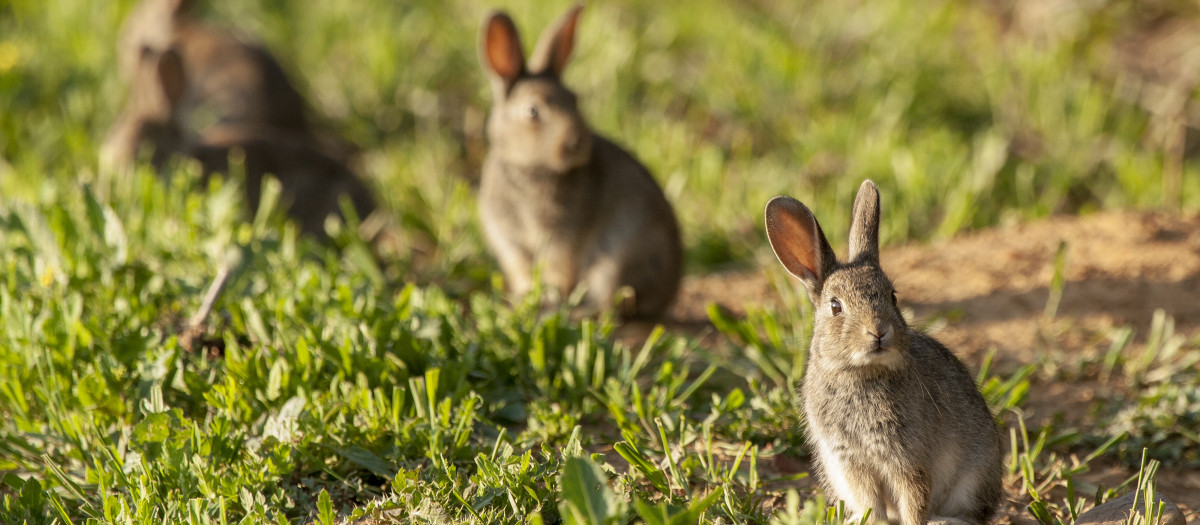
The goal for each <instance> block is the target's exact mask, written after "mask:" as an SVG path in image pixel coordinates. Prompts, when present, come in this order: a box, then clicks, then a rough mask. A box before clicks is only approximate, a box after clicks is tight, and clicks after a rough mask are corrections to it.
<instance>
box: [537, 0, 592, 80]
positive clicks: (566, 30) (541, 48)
mask: <svg viewBox="0 0 1200 525" xmlns="http://www.w3.org/2000/svg"><path fill="white" fill-rule="evenodd" d="M582 12H583V4H575V5H574V6H571V8H570V9H568V10H567V12H566V13H564V14H563V15H562V16H561V17H559V19H558V20H556V21H555V22H554V23H553V24H550V27H547V28H546V30H545V31H543V32H542V36H541V38H539V39H538V43H537V47H534V48H533V54H532V55H530V56H529V66H530V67H529V70H530V71H533V72H536V73H550V74H552V75H554V76H555V77H559V78H561V77H562V74H563V70H564V69H566V67H567V61H568V60H570V58H571V51H573V50H574V49H575V28H576V26H577V25H578V24H579V15H580V13H582Z"/></svg>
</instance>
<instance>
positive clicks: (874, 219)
mask: <svg viewBox="0 0 1200 525" xmlns="http://www.w3.org/2000/svg"><path fill="white" fill-rule="evenodd" d="M860 257H861V258H863V259H865V260H866V261H867V262H868V263H871V264H876V265H878V264H879V188H876V187H875V183H874V182H871V179H867V180H864V181H863V183H862V185H861V186H859V187H858V194H857V195H855V196H854V207H853V211H852V212H851V216H850V253H849V255H847V260H850V261H854V260H858V259H859V258H860Z"/></svg>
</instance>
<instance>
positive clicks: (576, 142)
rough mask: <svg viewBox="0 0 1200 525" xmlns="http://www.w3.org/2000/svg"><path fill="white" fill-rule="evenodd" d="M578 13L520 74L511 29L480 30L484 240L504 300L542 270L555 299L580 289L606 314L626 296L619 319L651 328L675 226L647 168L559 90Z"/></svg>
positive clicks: (664, 297) (666, 278) (674, 264)
mask: <svg viewBox="0 0 1200 525" xmlns="http://www.w3.org/2000/svg"><path fill="white" fill-rule="evenodd" d="M581 10H582V6H575V7H573V8H571V9H570V10H568V11H567V13H566V14H565V15H563V16H562V17H561V18H559V20H558V21H557V22H555V23H554V24H553V25H551V26H550V27H549V28H547V29H546V31H545V33H543V34H542V37H541V40H540V41H539V42H538V44H537V47H536V48H535V50H534V52H533V54H532V55H531V56H530V59H529V62H528V63H526V61H525V57H524V52H523V50H522V47H521V40H520V36H519V35H518V33H517V28H516V26H515V25H514V24H513V21H512V19H511V18H509V17H508V15H507V14H505V13H503V12H493V13H491V14H489V15H488V16H487V17H486V18H485V19H484V23H483V28H482V31H481V34H480V50H479V51H480V60H481V61H482V62H483V68H484V71H485V72H486V73H487V74H488V77H489V79H490V81H491V85H492V96H493V102H494V105H493V107H492V110H491V114H490V115H489V118H488V123H487V137H488V141H489V143H490V144H489V150H488V153H487V157H486V159H485V160H484V166H483V174H482V180H481V182H480V196H479V199H480V200H479V211H480V216H481V220H482V222H483V229H484V233H485V236H486V238H487V243H488V247H489V248H490V249H491V251H492V253H493V255H495V256H496V258H497V259H498V260H499V262H500V267H501V269H502V270H503V272H504V276H505V278H506V279H507V281H508V284H509V287H510V292H512V293H513V294H515V295H524V294H525V293H527V292H529V291H530V290H531V289H532V288H533V272H534V269H535V267H538V266H539V265H540V271H541V278H542V280H543V281H544V282H545V283H546V284H547V285H548V286H549V287H550V288H552V289H554V290H556V291H557V292H559V293H560V294H561V295H562V296H563V297H565V296H566V295H567V294H570V293H571V292H572V291H573V290H574V289H575V287H576V286H577V285H585V286H586V289H587V295H586V298H585V304H586V306H587V307H588V308H605V307H607V306H609V305H611V304H612V301H613V300H614V299H613V298H614V296H615V295H616V294H617V293H618V292H619V291H621V289H622V288H624V287H629V289H632V292H633V293H632V297H629V298H628V299H629V300H626V301H624V302H623V303H622V304H621V305H620V307H619V313H620V314H621V315H623V316H625V317H642V318H652V317H657V316H659V315H661V314H662V313H663V312H664V311H665V310H666V309H667V307H668V306H669V305H670V304H671V302H672V301H673V300H674V298H675V293H676V291H677V290H678V288H679V279H680V274H681V271H682V258H683V255H682V251H683V250H682V246H681V242H680V238H679V226H678V223H677V222H676V220H675V214H674V212H673V211H672V210H671V205H670V203H668V202H667V199H666V197H665V196H664V195H663V192H662V189H661V188H659V186H658V184H657V183H656V182H655V180H654V178H653V177H652V176H651V175H650V173H649V172H648V171H647V170H646V168H645V167H644V166H642V165H641V163H639V162H638V161H637V159H635V158H634V157H633V156H632V155H630V154H629V153H628V152H626V151H625V150H623V149H621V147H619V146H617V145H615V144H613V143H612V142H609V141H608V140H607V139H605V138H603V137H601V136H599V135H597V134H595V133H593V132H592V131H591V130H590V129H589V128H588V125H587V123H586V121H585V120H584V118H583V115H582V114H581V113H580V112H579V108H578V107H577V105H576V100H575V94H574V93H572V92H571V91H570V90H569V89H567V87H566V86H564V85H563V83H562V73H563V69H564V68H565V67H566V65H567V61H568V59H569V58H570V56H571V51H572V49H573V47H574V43H575V28H576V25H577V23H578V21H579V14H580V12H581Z"/></svg>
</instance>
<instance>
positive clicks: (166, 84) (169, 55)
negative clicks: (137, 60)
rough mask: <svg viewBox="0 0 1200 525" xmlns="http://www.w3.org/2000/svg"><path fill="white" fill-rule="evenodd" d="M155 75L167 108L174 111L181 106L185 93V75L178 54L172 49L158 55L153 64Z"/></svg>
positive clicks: (181, 60)
mask: <svg viewBox="0 0 1200 525" xmlns="http://www.w3.org/2000/svg"><path fill="white" fill-rule="evenodd" d="M155 74H156V76H157V80H158V86H159V88H160V89H162V94H163V98H164V99H165V100H166V102H167V104H168V105H169V107H171V108H172V109H174V108H178V107H180V106H182V105H183V97H184V95H185V94H186V92H187V75H186V74H185V73H184V71H183V59H182V58H180V57H179V53H178V52H177V51H175V50H174V49H168V50H166V51H163V52H162V53H160V54H159V55H158V61H157V63H156V64H155Z"/></svg>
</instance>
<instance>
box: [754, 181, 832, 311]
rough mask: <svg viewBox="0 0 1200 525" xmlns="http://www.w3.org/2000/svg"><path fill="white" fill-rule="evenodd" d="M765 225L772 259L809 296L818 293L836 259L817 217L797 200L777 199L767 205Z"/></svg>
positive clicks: (780, 197)
mask: <svg viewBox="0 0 1200 525" xmlns="http://www.w3.org/2000/svg"><path fill="white" fill-rule="evenodd" d="M766 223H767V239H768V240H769V241H771V249H772V250H775V257H777V258H779V262H780V263H781V264H783V267H784V268H787V271H788V272H790V273H791V274H792V275H794V276H796V277H798V278H799V279H800V281H801V282H803V283H804V286H805V287H807V288H808V292H809V294H810V295H813V296H815V295H818V294H820V290H821V286H822V285H823V284H824V282H825V278H826V277H828V276H829V272H831V271H833V269H834V268H835V267H836V266H837V257H836V256H835V255H834V253H833V249H832V248H830V247H829V241H827V240H825V233H824V232H822V231H821V225H820V224H817V218H816V217H814V216H813V214H812V212H811V211H809V210H808V208H807V207H805V206H804V204H802V203H801V202H800V201H798V200H796V199H793V198H791V197H784V196H779V197H775V198H773V199H771V200H770V202H767V209H766Z"/></svg>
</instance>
